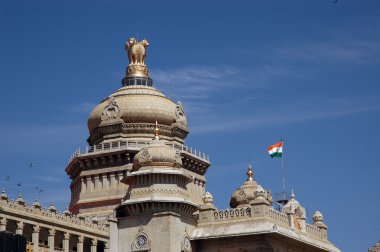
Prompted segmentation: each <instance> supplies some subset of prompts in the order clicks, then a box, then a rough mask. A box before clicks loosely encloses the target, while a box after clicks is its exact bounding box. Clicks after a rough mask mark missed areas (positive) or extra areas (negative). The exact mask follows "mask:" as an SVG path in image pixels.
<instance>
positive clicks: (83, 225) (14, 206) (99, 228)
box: [0, 199, 109, 236]
mask: <svg viewBox="0 0 380 252" xmlns="http://www.w3.org/2000/svg"><path fill="white" fill-rule="evenodd" d="M0 213H4V214H8V215H10V216H12V215H14V214H17V215H18V216H19V215H21V216H26V217H27V218H28V219H36V220H39V221H43V222H48V223H56V224H57V223H59V224H60V225H65V226H67V227H73V228H76V229H79V230H85V229H86V231H87V232H91V233H97V234H101V235H103V236H108V235H109V226H108V225H107V224H106V223H105V222H98V221H97V220H96V219H95V218H90V217H81V216H77V215H72V214H70V213H69V212H64V213H61V212H59V211H57V210H56V209H55V208H52V207H49V208H43V207H36V206H35V205H30V204H27V203H25V202H22V203H21V204H20V202H19V201H18V200H8V199H0Z"/></svg>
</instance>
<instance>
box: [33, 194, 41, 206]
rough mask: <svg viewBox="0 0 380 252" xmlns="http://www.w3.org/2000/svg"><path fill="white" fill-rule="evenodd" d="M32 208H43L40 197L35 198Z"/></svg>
mask: <svg viewBox="0 0 380 252" xmlns="http://www.w3.org/2000/svg"><path fill="white" fill-rule="evenodd" d="M32 206H33V207H34V208H41V204H40V202H39V201H38V197H35V198H34V203H33V204H32Z"/></svg>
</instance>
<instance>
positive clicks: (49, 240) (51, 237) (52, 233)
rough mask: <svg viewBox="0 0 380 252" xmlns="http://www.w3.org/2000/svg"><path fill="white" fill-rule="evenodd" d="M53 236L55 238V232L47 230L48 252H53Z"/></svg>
mask: <svg viewBox="0 0 380 252" xmlns="http://www.w3.org/2000/svg"><path fill="white" fill-rule="evenodd" d="M54 236H55V230H54V229H52V228H51V229H49V234H48V245H49V252H54Z"/></svg>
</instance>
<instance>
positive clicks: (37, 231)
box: [33, 225, 40, 233]
mask: <svg viewBox="0 0 380 252" xmlns="http://www.w3.org/2000/svg"><path fill="white" fill-rule="evenodd" d="M39 232H40V226H39V225H33V233H39Z"/></svg>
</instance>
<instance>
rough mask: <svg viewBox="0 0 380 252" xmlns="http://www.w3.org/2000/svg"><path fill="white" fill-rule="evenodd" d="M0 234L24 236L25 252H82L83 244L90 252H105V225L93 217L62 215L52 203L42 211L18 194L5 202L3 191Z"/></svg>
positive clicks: (107, 231)
mask: <svg viewBox="0 0 380 252" xmlns="http://www.w3.org/2000/svg"><path fill="white" fill-rule="evenodd" d="M0 231H8V232H12V233H15V234H21V235H25V236H26V238H27V241H28V244H27V249H29V250H27V251H43V252H55V251H64V252H69V251H70V250H74V249H73V248H75V250H76V251H78V252H83V251H85V250H84V249H83V246H84V244H86V245H85V246H88V250H91V252H96V251H105V252H106V251H108V240H109V225H108V222H106V221H102V222H101V221H98V220H97V218H96V217H95V216H94V217H93V218H90V217H82V216H77V215H72V214H70V212H69V211H67V210H66V211H64V212H63V213H61V212H59V211H57V210H56V209H55V207H54V205H53V204H52V205H51V206H50V207H48V208H43V207H41V205H40V203H39V202H38V201H37V200H36V201H35V202H34V203H33V204H28V203H26V202H25V201H24V200H23V199H22V196H21V195H20V196H19V198H18V199H16V200H8V197H7V196H6V194H5V192H4V190H3V192H2V193H1V195H0ZM85 240H87V242H86V243H84V241H85ZM99 246H100V247H99ZM99 248H100V250H99Z"/></svg>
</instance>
